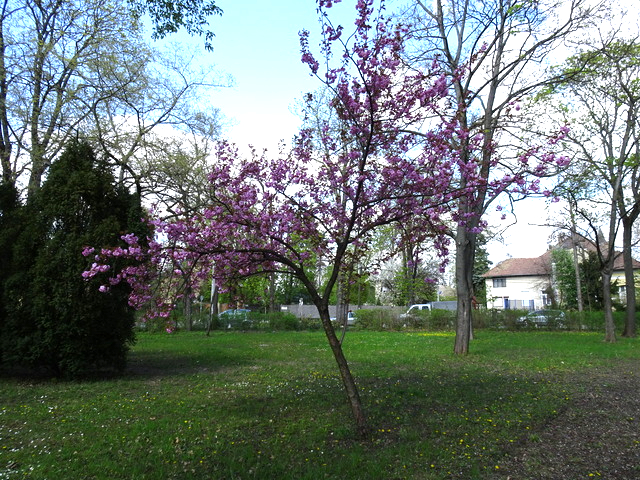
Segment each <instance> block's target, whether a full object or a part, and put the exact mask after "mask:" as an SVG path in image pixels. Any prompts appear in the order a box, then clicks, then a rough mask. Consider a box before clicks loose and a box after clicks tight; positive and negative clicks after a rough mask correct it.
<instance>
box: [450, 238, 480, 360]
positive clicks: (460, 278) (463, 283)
mask: <svg viewBox="0 0 640 480" xmlns="http://www.w3.org/2000/svg"><path fill="white" fill-rule="evenodd" d="M475 244H476V234H475V233H472V232H470V231H469V230H467V229H466V228H465V227H462V226H461V227H458V230H457V232H456V293H457V297H458V299H457V300H458V304H457V309H458V311H457V315H456V340H455V344H454V347H453V352H454V353H456V354H458V355H466V354H467V353H469V341H470V340H471V335H472V328H473V327H472V326H473V318H472V316H473V305H472V302H471V299H472V298H473V262H474V257H475Z"/></svg>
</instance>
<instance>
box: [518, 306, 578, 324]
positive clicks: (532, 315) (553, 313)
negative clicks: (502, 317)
mask: <svg viewBox="0 0 640 480" xmlns="http://www.w3.org/2000/svg"><path fill="white" fill-rule="evenodd" d="M565 321H566V316H565V314H564V312H562V311H560V310H534V311H533V312H529V313H527V314H526V315H524V316H522V317H520V318H518V320H516V323H517V324H518V325H521V326H524V327H559V328H562V327H564V325H565Z"/></svg>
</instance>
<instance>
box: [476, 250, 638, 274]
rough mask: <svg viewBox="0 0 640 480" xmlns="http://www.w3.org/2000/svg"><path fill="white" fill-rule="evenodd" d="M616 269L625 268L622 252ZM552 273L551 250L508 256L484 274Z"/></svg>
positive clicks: (619, 253)
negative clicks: (526, 256) (514, 256)
mask: <svg viewBox="0 0 640 480" xmlns="http://www.w3.org/2000/svg"><path fill="white" fill-rule="evenodd" d="M633 268H634V270H639V269H640V262H638V261H637V260H635V259H634V260H633ZM613 270H614V271H622V270H624V259H623V258H622V252H616V258H615V261H614V263H613ZM533 275H535V276H545V275H551V250H547V251H546V252H545V253H543V254H542V255H540V256H539V257H536V258H508V259H507V260H504V261H502V262H500V263H498V264H497V265H496V266H495V267H493V268H492V269H491V270H489V271H488V272H487V273H485V274H483V275H482V276H483V277H484V278H495V277H528V276H533Z"/></svg>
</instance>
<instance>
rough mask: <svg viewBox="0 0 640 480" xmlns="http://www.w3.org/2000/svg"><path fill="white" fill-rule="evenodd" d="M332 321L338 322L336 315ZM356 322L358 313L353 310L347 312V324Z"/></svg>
mask: <svg viewBox="0 0 640 480" xmlns="http://www.w3.org/2000/svg"><path fill="white" fill-rule="evenodd" d="M331 321H332V322H337V321H338V320H337V319H336V317H331ZM355 323H356V315H355V313H353V312H352V311H351V310H349V311H348V312H347V325H355Z"/></svg>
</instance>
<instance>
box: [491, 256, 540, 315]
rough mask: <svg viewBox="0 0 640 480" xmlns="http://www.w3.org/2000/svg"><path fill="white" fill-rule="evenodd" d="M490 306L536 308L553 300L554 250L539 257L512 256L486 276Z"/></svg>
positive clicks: (496, 307)
mask: <svg viewBox="0 0 640 480" xmlns="http://www.w3.org/2000/svg"><path fill="white" fill-rule="evenodd" d="M483 277H484V279H485V284H486V286H487V308H495V309H499V310H503V309H505V310H506V309H525V310H536V309H540V308H544V307H545V306H546V305H548V304H550V303H551V299H550V298H549V296H548V294H547V293H546V292H548V289H549V287H550V286H551V251H547V252H546V253H545V254H544V255H542V256H540V257H537V258H509V259H507V260H504V261H503V262H500V263H499V264H498V265H496V266H495V267H494V268H492V269H491V270H489V271H488V272H487V273H485V274H484V275H483Z"/></svg>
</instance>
